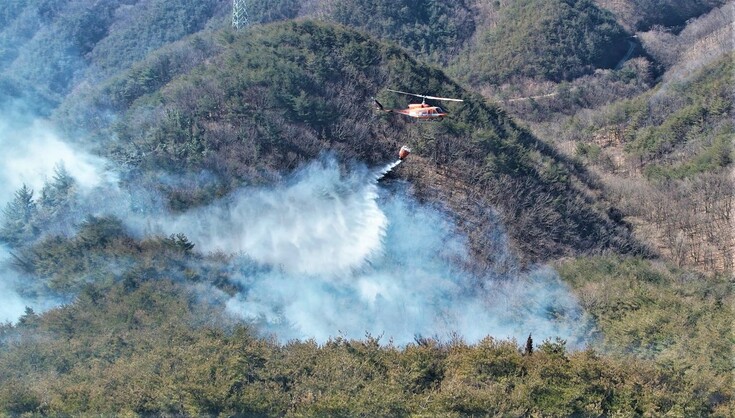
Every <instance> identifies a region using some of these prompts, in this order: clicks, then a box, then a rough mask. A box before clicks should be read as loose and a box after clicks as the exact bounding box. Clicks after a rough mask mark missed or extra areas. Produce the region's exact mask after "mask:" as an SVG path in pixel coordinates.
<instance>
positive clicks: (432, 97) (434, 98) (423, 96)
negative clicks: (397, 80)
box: [386, 89, 464, 102]
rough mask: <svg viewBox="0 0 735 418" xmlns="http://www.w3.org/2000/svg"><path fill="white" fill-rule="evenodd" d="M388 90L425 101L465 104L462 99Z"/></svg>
mask: <svg viewBox="0 0 735 418" xmlns="http://www.w3.org/2000/svg"><path fill="white" fill-rule="evenodd" d="M386 90H388V91H392V92H393V93H400V94H407V95H409V96H416V97H421V98H424V99H432V100H448V101H451V102H463V101H464V100H462V99H452V98H449V97H436V96H427V95H425V94H416V93H409V92H406V91H399V90H393V89H386Z"/></svg>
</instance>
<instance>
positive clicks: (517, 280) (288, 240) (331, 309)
mask: <svg viewBox="0 0 735 418" xmlns="http://www.w3.org/2000/svg"><path fill="white" fill-rule="evenodd" d="M396 164H397V163H394V164H391V165H388V166H386V167H385V168H383V169H380V170H368V169H367V168H365V167H359V166H358V167H350V169H349V170H348V171H347V172H344V171H343V170H341V169H340V167H339V165H338V164H337V163H336V161H335V160H334V159H332V158H325V159H322V160H319V161H316V162H314V163H312V164H310V165H309V166H307V167H306V168H304V169H303V170H302V171H300V172H299V173H297V174H296V175H295V176H293V178H291V179H290V180H289V181H287V182H285V183H284V184H282V185H279V186H276V187H273V188H269V189H243V190H240V191H239V192H238V193H236V194H235V195H233V196H231V197H230V198H229V199H227V200H225V201H222V202H218V203H216V204H214V205H212V206H210V207H206V208H200V209H197V210H194V211H191V212H188V213H185V214H183V215H181V216H178V217H176V218H175V219H171V220H169V221H165V222H162V223H159V224H158V225H157V227H156V228H158V229H160V230H162V231H164V232H165V233H174V232H183V233H185V234H186V235H187V236H188V237H189V238H190V239H191V240H192V241H193V242H194V243H196V245H197V246H198V248H199V249H200V250H203V251H224V252H226V253H236V254H241V256H242V260H245V261H242V263H241V264H240V268H239V270H237V269H236V272H235V273H234V274H233V278H232V279H233V280H234V281H235V282H236V283H237V284H238V285H239V287H240V288H241V289H242V291H241V292H239V293H238V294H236V295H235V296H234V297H232V298H230V299H229V300H228V301H227V302H226V306H227V309H228V311H229V312H231V313H232V314H233V315H236V316H237V317H240V318H242V319H244V320H247V321H252V322H254V323H257V324H258V325H259V326H260V328H261V329H263V330H265V331H266V332H269V333H273V334H275V335H276V336H277V337H278V338H279V339H280V340H281V341H288V340H291V339H308V338H314V339H315V340H317V341H319V342H324V341H326V340H327V339H329V338H330V337H336V336H343V337H348V338H361V337H364V336H365V335H366V333H367V334H371V335H373V336H382V337H383V338H384V339H386V340H391V341H393V342H394V343H397V344H404V343H407V342H410V341H413V339H414V338H415V337H416V336H424V337H436V338H440V339H447V338H450V337H452V336H453V335H459V336H461V337H463V338H465V339H466V340H467V341H478V340H479V339H481V338H483V337H485V336H487V335H491V336H495V337H498V338H509V337H510V338H516V339H517V340H521V339H522V338H525V337H526V336H527V335H528V334H529V333H532V334H533V335H534V337H538V338H540V339H544V338H551V337H557V336H558V337H561V338H565V339H567V340H568V341H570V343H571V344H573V345H574V344H577V343H581V341H582V339H583V333H584V331H585V330H584V326H583V323H584V316H583V313H582V311H581V309H580V308H579V306H578V304H577V302H576V300H575V299H574V298H573V296H572V295H571V294H570V292H569V291H568V289H567V288H566V287H565V286H564V285H563V283H561V281H560V280H559V278H558V277H557V275H556V273H555V272H554V271H553V270H552V269H550V268H539V269H536V270H534V271H531V272H529V273H526V274H521V275H519V276H518V277H514V278H508V277H507V276H505V275H503V274H500V273H497V274H496V273H495V272H492V271H491V272H489V273H486V274H485V275H483V276H482V277H477V276H476V275H473V274H471V273H469V272H467V271H465V269H463V267H462V266H464V265H467V264H466V263H467V261H468V257H469V256H468V250H467V242H466V240H465V238H464V237H463V236H462V234H460V233H459V232H458V231H457V227H456V225H455V224H454V223H453V222H452V220H451V218H450V217H448V216H447V215H446V214H445V213H444V212H443V211H441V210H439V209H437V208H434V207H431V206H428V205H425V204H420V203H418V202H417V201H416V199H414V198H413V197H412V196H411V194H410V187H409V186H408V185H406V184H402V183H397V184H393V185H391V186H390V187H382V186H381V185H379V183H378V179H379V178H380V177H382V176H383V175H384V174H385V173H386V172H388V171H390V170H391V169H392V168H393V167H394V166H395V165H396ZM148 222H149V223H150V220H148ZM493 237H494V239H496V240H501V243H500V244H499V246H502V245H505V236H504V235H503V234H502V233H497V231H496V233H494V234H493Z"/></svg>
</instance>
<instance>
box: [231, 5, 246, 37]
mask: <svg viewBox="0 0 735 418" xmlns="http://www.w3.org/2000/svg"><path fill="white" fill-rule="evenodd" d="M249 23H250V22H248V9H247V6H246V4H245V0H232V27H233V28H235V30H238V29H240V28H244V27H245V26H247V25H248V24H249Z"/></svg>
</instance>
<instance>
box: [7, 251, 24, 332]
mask: <svg viewBox="0 0 735 418" xmlns="http://www.w3.org/2000/svg"><path fill="white" fill-rule="evenodd" d="M10 259H11V257H10V254H9V253H8V252H7V250H6V249H5V248H4V247H2V246H0V295H2V296H0V322H15V321H16V320H17V319H18V318H19V317H20V316H21V315H23V312H24V311H25V308H26V306H28V301H26V300H24V299H23V297H21V296H20V295H19V294H18V292H17V290H16V288H15V281H16V280H15V274H14V273H13V272H12V271H11V270H10V268H9V266H10Z"/></svg>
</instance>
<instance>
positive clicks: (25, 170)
mask: <svg viewBox="0 0 735 418" xmlns="http://www.w3.org/2000/svg"><path fill="white" fill-rule="evenodd" d="M9 109H10V108H9V107H5V108H4V111H3V114H4V116H3V117H2V118H0V150H1V151H2V152H0V204H2V205H5V204H6V202H8V201H9V200H11V199H12V198H13V194H14V193H15V191H16V190H18V189H19V188H21V187H22V186H23V185H24V184H25V185H26V186H28V187H30V188H31V189H33V190H34V191H36V192H39V191H40V190H41V189H42V188H43V186H44V184H45V183H46V182H47V181H49V179H51V178H52V177H53V175H54V169H55V168H57V167H60V166H63V167H64V168H65V169H66V171H67V172H68V173H69V175H71V177H73V178H74V180H75V181H76V182H77V184H78V185H79V187H80V188H82V189H87V190H89V189H92V188H94V187H97V186H99V185H100V184H102V183H107V184H114V183H115V181H116V179H115V178H114V174H112V173H111V172H110V171H108V170H107V169H106V161H105V160H104V159H103V158H100V157H97V156H95V155H92V154H90V153H88V152H86V151H84V150H82V149H79V148H78V147H74V146H73V145H71V144H70V143H69V142H67V141H63V140H61V139H60V137H59V135H58V134H57V133H56V132H55V130H54V128H53V126H52V125H51V124H50V123H49V122H48V121H46V120H44V119H42V118H37V117H33V116H29V115H26V114H23V113H20V112H17V111H13V110H9Z"/></svg>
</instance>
